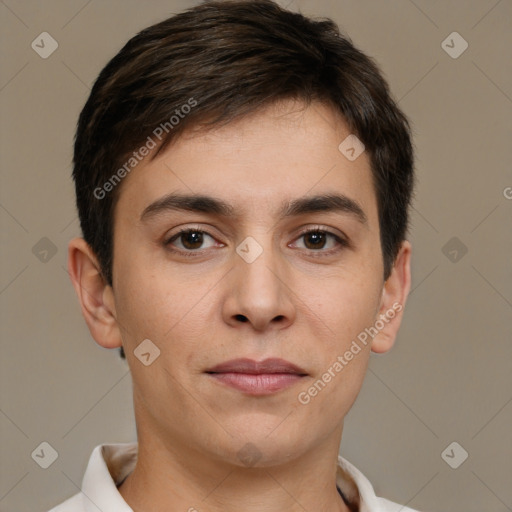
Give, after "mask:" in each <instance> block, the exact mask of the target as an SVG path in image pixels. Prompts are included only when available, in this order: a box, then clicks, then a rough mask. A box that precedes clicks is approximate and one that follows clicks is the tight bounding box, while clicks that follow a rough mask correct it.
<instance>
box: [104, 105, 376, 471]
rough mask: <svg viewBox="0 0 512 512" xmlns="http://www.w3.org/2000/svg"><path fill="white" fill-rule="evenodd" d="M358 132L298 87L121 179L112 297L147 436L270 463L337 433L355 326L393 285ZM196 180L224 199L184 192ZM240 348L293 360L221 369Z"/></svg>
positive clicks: (371, 315)
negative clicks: (349, 153) (355, 152)
mask: <svg viewBox="0 0 512 512" xmlns="http://www.w3.org/2000/svg"><path fill="white" fill-rule="evenodd" d="M349 134H350V132H349V131H348V130H347V128H346V126H345V124H344V123H343V121H342V120H341V119H340V118H339V117H337V116H336V114H335V113H334V112H333V111H332V110H331V109H330V108H328V107H326V106H324V105H322V104H319V103H313V104H311V106H309V107H307V108H306V107H304V106H302V105H297V104H296V103H294V102H292V101H287V102H283V103H281V104H279V105H273V106H271V107H268V108H266V109H265V110H261V111H259V112H258V113H257V114H255V115H252V116H251V117H248V118H245V119H243V120H241V121H237V122H234V123H231V124H229V125H227V126H225V127H223V128H220V129H215V130H213V131H209V132H207V133H204V132H203V133H201V132H195V133H188V134H186V135H184V136H182V137H181V138H179V139H178V140H176V141H174V142H173V144H172V145H171V146H170V147H169V148H167V149H166V150H165V151H163V152H162V153H161V154H160V155H159V156H158V157H157V158H155V159H154V160H152V161H149V160H146V161H144V162H142V163H141V164H139V165H138V166H137V167H136V168H135V169H134V170H133V171H132V172H131V174H130V175H129V176H127V177H126V178H125V180H124V182H123V184H122V192H121V194H120V198H119V202H118V204H117V206H116V212H115V223H114V233H115V235H114V265H113V276H114V281H113V291H112V310H113V311H114V316H115V318H116V320H117V326H118V328H119V334H120V336H121V337H122V340H123V345H124V349H125V352H126V355H127V360H128V364H129V366H130V369H131V372H132V376H133V386H134V404H135V411H136V417H137V425H138V433H139V441H142V440H143V439H149V438H151V439H158V440H159V442H160V443H163V444H166V443H167V444H168V445H169V446H192V447H194V448H196V449H198V450H200V451H201V453H206V454H210V455H211V456H212V457H214V458H216V459H223V460H226V461H230V462H232V463H235V464H239V465H241V464H242V461H241V459H240V453H243V452H240V450H241V449H243V447H244V446H245V445H246V443H252V444H253V445H254V446H255V447H256V450H257V452H258V457H259V458H260V460H259V464H260V465H266V464H273V463H276V462H277V461H283V460H286V458H287V457H289V454H291V453H295V454H301V453H305V452H307V451H308V450H312V449H314V448H316V447H318V446H319V445H320V444H321V443H323V442H326V441H327V440H329V439H335V438H338V441H339V436H341V429H342V425H343V418H344V416H345V414H346V413H347V412H348V410H349V408H350V407H351V405H352V403H353V402H354V400H355V398H356V395H357V393H358V391H359V389H360V387H361V384H362V380H363V376H364V373H365V369H366V366H367V362H368V357H369V353H370V348H371V347H370V345H371V343H370V342H369V341H371V338H369V337H368V342H367V344H364V343H362V342H360V341H359V342H357V343H356V345H357V346H358V348H359V351H357V349H356V348H355V346H354V340H358V335H359V336H360V338H359V339H361V333H362V332H364V331H365V329H368V328H370V327H371V326H374V325H375V322H376V320H378V318H379V313H382V312H383V311H382V298H383V285H384V283H383V279H382V276H383V262H382V253H381V247H380V235H379V224H378V211H377V201H376V195H375V190H374V187H373V185H372V176H371V171H370V162H369V158H368V155H367V154H366V153H364V152H363V153H362V154H361V155H360V156H359V157H358V158H357V159H356V160H354V161H350V160H349V159H347V158H346V157H345V156H344V154H343V153H342V152H341V151H340V150H339V149H338V146H339V145H340V143H341V141H343V140H344V139H345V138H346V137H347V136H348V135H349ZM171 194H172V195H174V196H175V197H174V200H173V201H167V204H165V202H162V201H160V203H158V201H159V200H161V199H162V198H163V197H164V196H168V195H171ZM185 195H186V196H199V195H200V196H207V197H208V198H210V199H212V200H210V201H201V202H198V201H196V202H194V201H190V200H189V201H188V202H187V203H186V204H187V207H183V201H182V202H181V203H180V201H177V200H176V196H185ZM318 196H332V197H335V196H336V197H337V198H338V199H337V200H331V201H330V202H329V201H325V200H324V201H320V200H317V201H316V202H315V201H313V200H312V199H313V198H315V197H318ZM220 203H223V205H221V206H224V208H221V207H220V206H219V204H220ZM150 205H152V206H150ZM182 230H186V232H185V233H180V232H181V231H182ZM308 231H309V234H308V233H307V232H308ZM363 337H364V336H363ZM143 340H151V344H149V345H145V346H143V347H146V349H145V350H144V351H143V352H144V353H148V352H149V354H150V355H149V356H147V355H146V356H144V357H145V359H146V362H148V360H149V361H152V360H153V358H154V356H155V352H154V351H155V348H154V347H158V350H159V351H160V355H159V356H158V357H157V358H156V359H154V360H153V361H152V362H151V364H148V365H145V364H143V363H142V362H141V361H140V360H139V359H138V358H137V357H136V356H135V354H134V351H136V349H137V347H138V346H139V345H140V344H141V342H142V341H143ZM146 343H148V342H146ZM148 347H149V348H148ZM347 352H351V353H352V357H350V356H348V355H346V353H347ZM340 357H341V359H340ZM234 359H244V360H251V361H253V362H261V361H263V360H267V359H281V360H284V363H283V361H281V363H282V364H284V366H283V367H280V366H279V365H278V366H274V367H273V368H272V369H269V368H266V367H260V368H259V369H258V368H257V367H256V366H254V364H253V370H254V371H255V372H256V373H259V374H260V375H254V374H252V375H248V374H247V373H245V374H242V375H241V374H240V373H239V372H237V368H238V369H239V370H240V368H241V367H240V366H239V365H238V366H237V364H236V363H235V365H234V366H231V367H228V368H226V367H225V368H224V369H222V368H220V369H219V367H218V365H220V364H222V363H226V362H229V361H232V360H234ZM342 361H343V362H342ZM336 363H338V364H336ZM291 365H294V367H293V369H291V368H292V366H291ZM216 366H217V370H219V371H218V372H217V373H211V372H212V371H213V370H214V369H215V367H216ZM340 366H341V369H340ZM244 368H245V367H244ZM255 368H256V369H255ZM244 371H246V368H245V370H244ZM269 372H276V373H274V374H273V375H268V373H269ZM289 372H292V373H289ZM264 374H266V375H264ZM329 377H330V378H329ZM319 381H320V382H319ZM315 383H316V386H315ZM315 390H316V391H315ZM177 443H178V444H177Z"/></svg>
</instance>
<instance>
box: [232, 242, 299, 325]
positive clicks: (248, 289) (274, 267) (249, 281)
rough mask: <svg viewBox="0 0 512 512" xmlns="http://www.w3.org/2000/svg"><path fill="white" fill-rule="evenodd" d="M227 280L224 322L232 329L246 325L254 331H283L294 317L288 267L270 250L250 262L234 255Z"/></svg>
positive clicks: (264, 251) (267, 249)
mask: <svg viewBox="0 0 512 512" xmlns="http://www.w3.org/2000/svg"><path fill="white" fill-rule="evenodd" d="M233 260H234V268H233V269H232V270H231V271H230V272H229V273H228V274H227V276H226V278H227V279H226V283H225V286H226V295H225V300H224V303H223V312H222V313H223V318H224V321H225V322H226V323H228V324H229V325H231V326H233V327H238V328H239V327H240V325H241V324H244V323H245V324H249V325H250V326H251V327H252V329H254V330H255V331H266V330H269V329H277V330H279V329H285V328H286V327H288V326H290V325H291V324H292V323H293V322H294V320H295V315H296V307H295V304H294V300H293V297H294V294H293V291H292V288H293V283H292V282H291V280H292V279H291V274H290V272H289V267H288V266H287V264H286V261H285V260H284V259H283V258H280V257H279V255H278V254H276V253H275V251H273V250H272V249H271V248H266V249H264V250H263V252H262V253H261V254H260V255H259V256H258V257H257V258H256V259H255V260H254V261H252V262H249V261H250V260H246V259H244V258H243V257H241V256H240V255H239V254H238V253H236V254H234V255H233Z"/></svg>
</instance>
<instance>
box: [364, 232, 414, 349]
mask: <svg viewBox="0 0 512 512" xmlns="http://www.w3.org/2000/svg"><path fill="white" fill-rule="evenodd" d="M411 250H412V248H411V244H410V243H409V242H408V241H407V240H404V241H403V242H402V245H401V247H400V250H399V252H398V254H397V257H396V259H395V263H394V265H393V269H392V271H391V274H390V276H389V277H388V279H387V281H386V282H385V283H384V286H383V289H382V297H381V301H380V306H379V312H378V315H377V318H376V326H377V327H381V326H382V325H383V327H382V329H378V333H377V334H376V335H375V337H374V338H373V340H372V352H377V353H383V352H387V351H388V350H389V349H390V348H391V347H392V346H393V345H394V343H395V339H396V335H397V333H398V329H399V328H400V324H401V323H402V316H403V311H404V308H405V302H406V300H407V296H408V295H409V290H410V288H411Z"/></svg>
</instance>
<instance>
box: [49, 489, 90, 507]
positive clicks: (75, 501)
mask: <svg viewBox="0 0 512 512" xmlns="http://www.w3.org/2000/svg"><path fill="white" fill-rule="evenodd" d="M82 498H83V494H82V493H81V492H79V493H78V494H75V495H74V496H71V498H69V499H67V500H66V501H63V502H62V503H60V504H59V505H57V506H56V507H53V508H52V509H50V510H49V511H48V512H84V511H85V508H84V502H83V499H82Z"/></svg>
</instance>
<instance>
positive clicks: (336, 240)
mask: <svg viewBox="0 0 512 512" xmlns="http://www.w3.org/2000/svg"><path fill="white" fill-rule="evenodd" d="M301 239H303V240H304V242H303V244H302V247H301V246H300V244H299V247H298V248H299V249H307V250H311V251H315V252H318V251H321V252H324V253H331V252H335V251H336V250H339V249H340V248H341V247H348V246H349V243H348V242H347V240H345V239H344V238H342V237H340V236H338V235H336V234H334V233H331V232H330V231H327V230H325V229H321V228H312V229H308V230H306V231H303V232H302V233H301V234H300V236H299V238H297V240H301ZM296 244H297V243H295V244H294V245H295V246H297V245H296ZM322 249H324V250H322Z"/></svg>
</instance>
